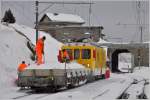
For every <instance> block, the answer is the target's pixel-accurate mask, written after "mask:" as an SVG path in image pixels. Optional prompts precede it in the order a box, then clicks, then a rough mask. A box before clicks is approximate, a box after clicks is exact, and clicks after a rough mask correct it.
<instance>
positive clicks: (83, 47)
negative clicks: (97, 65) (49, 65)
mask: <svg viewBox="0 0 150 100" xmlns="http://www.w3.org/2000/svg"><path fill="white" fill-rule="evenodd" d="M63 50H66V51H67V52H68V55H69V62H72V61H76V62H78V63H79V64H82V65H84V66H85V67H87V68H93V67H94V65H93V64H94V63H93V61H95V58H96V49H95V47H94V46H92V45H90V44H88V43H67V44H65V45H64V46H62V48H61V50H59V55H58V61H59V62H61V63H63V62H64V60H63V53H62V51H63Z"/></svg>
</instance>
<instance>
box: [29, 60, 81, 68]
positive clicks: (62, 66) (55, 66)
mask: <svg viewBox="0 0 150 100" xmlns="http://www.w3.org/2000/svg"><path fill="white" fill-rule="evenodd" d="M64 68H65V63H59V62H55V63H54V64H53V65H52V64H49V63H46V64H41V65H38V66H37V64H32V65H30V66H28V68H27V69H64ZM78 68H80V69H83V68H84V67H83V66H82V65H80V64H77V63H75V62H73V63H67V64H66V69H78Z"/></svg>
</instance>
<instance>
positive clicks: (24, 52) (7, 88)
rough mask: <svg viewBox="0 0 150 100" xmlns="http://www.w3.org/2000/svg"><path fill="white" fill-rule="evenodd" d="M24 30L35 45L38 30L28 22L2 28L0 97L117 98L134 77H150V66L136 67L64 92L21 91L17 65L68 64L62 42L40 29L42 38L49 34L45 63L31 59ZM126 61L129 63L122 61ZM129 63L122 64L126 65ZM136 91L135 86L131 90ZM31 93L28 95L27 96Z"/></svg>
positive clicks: (32, 99) (41, 99) (29, 99)
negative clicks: (62, 53) (17, 83)
mask: <svg viewBox="0 0 150 100" xmlns="http://www.w3.org/2000/svg"><path fill="white" fill-rule="evenodd" d="M14 29H15V30H17V31H20V32H22V33H23V34H24V35H25V36H26V37H27V38H28V39H29V40H30V41H31V42H32V43H33V44H35V30H34V29H32V28H29V27H27V26H24V25H17V24H13V25H10V26H4V25H1V28H0V52H1V53H0V71H1V73H0V100H12V99H14V98H16V97H18V96H19V97H21V98H19V100H37V99H39V100H49V99H51V100H60V99H61V100H101V99H104V100H110V99H111V100H112V99H116V98H117V97H118V96H119V95H120V93H121V92H122V91H123V90H124V89H125V88H126V87H127V86H128V85H129V84H130V83H131V82H132V81H133V79H138V80H141V79H143V78H144V79H148V80H149V75H150V74H149V72H150V68H149V67H144V66H140V67H136V68H135V69H134V70H133V73H125V74H115V73H111V78H109V79H105V80H99V81H95V82H93V83H88V84H86V85H83V86H80V87H77V88H74V89H70V90H65V91H61V92H58V93H37V94H36V93H35V94H31V95H29V96H28V93H30V92H29V90H25V91H21V90H19V88H18V87H16V86H15V84H14V80H15V79H16V77H17V66H18V64H19V63H20V62H21V61H22V60H25V61H26V62H27V63H30V67H28V68H29V69H30V68H37V69H38V68H39V69H42V68H44V69H46V68H47V69H49V68H54V67H55V68H57V67H58V68H63V67H64V63H63V64H61V63H58V61H57V54H58V50H59V48H60V47H61V45H62V44H61V43H59V42H58V41H57V40H55V39H53V38H52V37H51V36H50V35H48V34H46V33H44V32H39V33H40V37H41V36H43V35H44V36H46V38H47V39H46V41H45V54H46V55H47V56H46V57H45V59H46V60H45V64H42V65H40V66H36V65H35V64H34V62H32V61H31V59H30V54H31V52H30V50H29V49H28V48H27V46H26V43H27V41H28V39H27V38H26V37H24V36H23V35H21V34H18V33H17V32H16V31H15V30H14ZM122 63H125V62H122ZM124 66H125V65H124V64H122V67H124ZM72 67H75V68H81V67H82V66H81V65H79V64H76V63H75V62H73V63H71V64H67V68H68V69H69V68H72ZM139 87H140V84H139ZM149 89H150V88H149V85H147V86H146V90H145V92H146V94H147V96H148V98H150V93H149ZM130 92H131V93H134V89H133V90H131V91H130ZM24 95H27V96H24Z"/></svg>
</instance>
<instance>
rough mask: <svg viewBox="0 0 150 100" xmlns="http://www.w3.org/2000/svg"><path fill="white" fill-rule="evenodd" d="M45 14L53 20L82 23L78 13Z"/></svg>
mask: <svg viewBox="0 0 150 100" xmlns="http://www.w3.org/2000/svg"><path fill="white" fill-rule="evenodd" d="M46 15H47V16H48V17H49V18H50V19H51V20H52V21H54V22H74V23H84V20H83V19H82V18H81V17H80V16H78V15H73V14H63V13H46Z"/></svg>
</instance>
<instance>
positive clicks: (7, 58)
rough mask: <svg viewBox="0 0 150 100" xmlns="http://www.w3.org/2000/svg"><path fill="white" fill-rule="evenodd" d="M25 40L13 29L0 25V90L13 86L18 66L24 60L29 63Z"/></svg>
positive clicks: (28, 52)
mask: <svg viewBox="0 0 150 100" xmlns="http://www.w3.org/2000/svg"><path fill="white" fill-rule="evenodd" d="M26 42H27V40H26V38H24V37H23V36H21V35H20V34H18V33H17V32H15V31H14V29H12V28H10V27H7V26H4V25H1V28H0V89H1V90H2V88H4V87H5V88H7V87H10V86H12V85H14V80H15V79H16V78H17V67H18V64H19V63H21V62H22V60H25V61H26V62H28V63H31V62H32V61H31V60H30V53H31V52H30V51H29V49H28V48H27V46H26Z"/></svg>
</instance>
